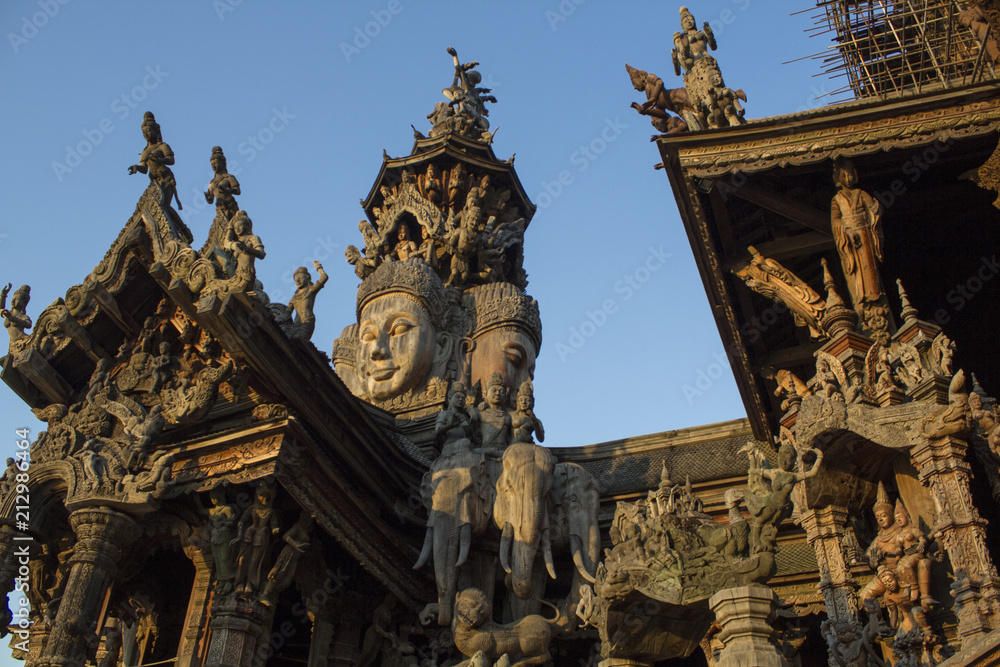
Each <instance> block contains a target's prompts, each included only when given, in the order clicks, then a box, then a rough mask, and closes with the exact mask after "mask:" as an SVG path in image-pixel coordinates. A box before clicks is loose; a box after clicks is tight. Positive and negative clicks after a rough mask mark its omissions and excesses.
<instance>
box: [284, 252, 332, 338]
mask: <svg viewBox="0 0 1000 667" xmlns="http://www.w3.org/2000/svg"><path fill="white" fill-rule="evenodd" d="M313 266H315V267H316V271H317V273H319V278H317V279H316V282H313V281H312V277H311V276H310V275H309V269H307V268H306V267H304V266H300V267H299V268H297V269H295V294H293V295H292V298H291V300H290V301H289V302H288V307H287V308H286V310H285V316H286V317H288V318H291V317H292V316H293V315H294V316H295V320H294V321H293V322H292V323H291V325H290V326H288V327H283V329H284V330H285V332H286V333H287V334H288V337H289V338H301V339H302V340H309V339H310V338H312V335H313V331H314V330H315V329H316V315H315V313H313V307H314V306H315V304H316V295H317V294H318V293H319V291H320V290H321V289H323V286H324V285H326V281H328V280H329V279H330V276H328V275H326V271H324V270H323V265H322V264H320V263H319V262H318V261H315V260H314V261H313Z"/></svg>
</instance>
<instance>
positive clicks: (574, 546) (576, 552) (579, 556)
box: [569, 535, 594, 583]
mask: <svg viewBox="0 0 1000 667" xmlns="http://www.w3.org/2000/svg"><path fill="white" fill-rule="evenodd" d="M569 546H570V549H571V550H572V552H573V565H575V566H576V571H577V572H579V573H580V576H581V577H583V578H584V579H586V580H587V581H589V582H590V583H594V576H593V575H592V574H590V572H588V571H587V566H586V564H585V563H584V560H583V540H581V539H580V537H579V536H578V535H570V536H569Z"/></svg>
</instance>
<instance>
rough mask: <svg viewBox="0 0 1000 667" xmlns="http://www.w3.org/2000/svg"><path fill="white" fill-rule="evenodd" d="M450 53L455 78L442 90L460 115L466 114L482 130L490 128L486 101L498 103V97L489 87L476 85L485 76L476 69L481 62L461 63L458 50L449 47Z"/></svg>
mask: <svg viewBox="0 0 1000 667" xmlns="http://www.w3.org/2000/svg"><path fill="white" fill-rule="evenodd" d="M448 54H449V55H450V56H451V57H452V60H454V62H455V78H454V80H453V81H452V83H451V86H450V87H448V88H445V89H444V90H442V91H441V92H442V93H443V94H444V96H445V97H447V98H448V103H449V105H450V106H453V107H455V112H456V113H457V114H458V115H460V116H466V117H467V118H469V119H470V120H472V121H473V122H474V123H475V125H476V127H478V128H479V129H481V130H484V131H485V130H488V129H490V122H489V121H488V120H486V116H488V115H489V111H487V110H486V102H493V103H494V104H496V101H497V99H496V98H495V97H493V96H492V95H484V93H489V92H490V89H489V88H477V87H476V86H478V85H479V83H480V82H481V81H482V80H483V76H482V75H481V74H480V73H479V72H477V71H476V70H474V69H473V68H474V67H478V66H479V63H478V62H476V61H472V62H471V63H464V64H462V63H460V62H459V61H458V51H456V50H455V49H453V48H452V47H450V46H449V47H448Z"/></svg>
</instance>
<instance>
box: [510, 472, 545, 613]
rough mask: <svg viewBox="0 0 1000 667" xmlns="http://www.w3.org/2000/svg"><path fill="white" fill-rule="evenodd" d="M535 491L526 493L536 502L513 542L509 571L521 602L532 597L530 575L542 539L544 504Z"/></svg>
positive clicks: (513, 586)
mask: <svg viewBox="0 0 1000 667" xmlns="http://www.w3.org/2000/svg"><path fill="white" fill-rule="evenodd" d="M536 491H537V490H535V489H532V490H531V491H529V492H528V493H529V494H531V497H532V498H533V499H535V500H536V502H534V503H533V506H532V512H531V516H530V517H526V518H527V519H528V520H527V521H526V522H525V523H526V524H527V525H522V526H521V527H520V530H519V531H518V533H519V534H518V535H517V539H516V540H515V541H514V548H513V553H514V563H513V568H512V571H511V587H512V588H513V590H514V595H516V596H517V597H518V598H519V599H521V600H528V599H530V598H531V597H532V593H533V590H532V585H531V583H532V582H531V575H532V570H533V569H534V565H535V555H536V554H537V553H538V543H539V541H540V540H541V537H542V517H543V515H544V514H545V503H544V502H539V500H540V499H539V498H538V495H539V494H538V493H537V492H536Z"/></svg>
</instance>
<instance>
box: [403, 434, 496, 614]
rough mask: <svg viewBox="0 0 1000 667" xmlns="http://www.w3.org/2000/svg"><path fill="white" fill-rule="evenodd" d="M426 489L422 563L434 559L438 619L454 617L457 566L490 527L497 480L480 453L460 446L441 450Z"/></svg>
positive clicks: (425, 486)
mask: <svg viewBox="0 0 1000 667" xmlns="http://www.w3.org/2000/svg"><path fill="white" fill-rule="evenodd" d="M421 494H422V495H423V500H424V504H425V506H426V507H427V510H428V518H427V533H426V535H425V537H424V547H423V550H422V551H421V553H420V558H419V559H418V560H417V563H416V564H415V565H414V566H413V569H415V570H416V569H419V568H421V567H423V566H424V564H425V563H426V562H427V560H428V559H429V558H431V557H432V555H433V559H434V578H435V580H436V582H437V590H438V605H437V617H438V624H439V625H444V626H447V625H449V624H450V623H451V616H452V603H453V601H454V599H455V593H456V591H457V585H458V569H459V568H460V567H462V565H464V564H465V561H466V558H467V557H468V555H469V546H470V544H471V542H472V537H473V535H480V534H482V533H483V531H485V530H486V527H487V525H488V524H489V520H490V510H491V509H492V507H493V484H492V480H491V479H490V476H489V474H488V473H487V471H486V465H485V459H484V457H483V455H482V454H481V453H477V452H473V451H470V450H469V449H468V448H464V449H461V450H460V451H456V452H454V453H451V454H442V455H441V456H439V457H438V458H437V459H436V460H435V461H434V463H433V464H432V465H431V469H430V471H429V472H428V473H427V474H426V475H424V481H423V483H422V484H421Z"/></svg>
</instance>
